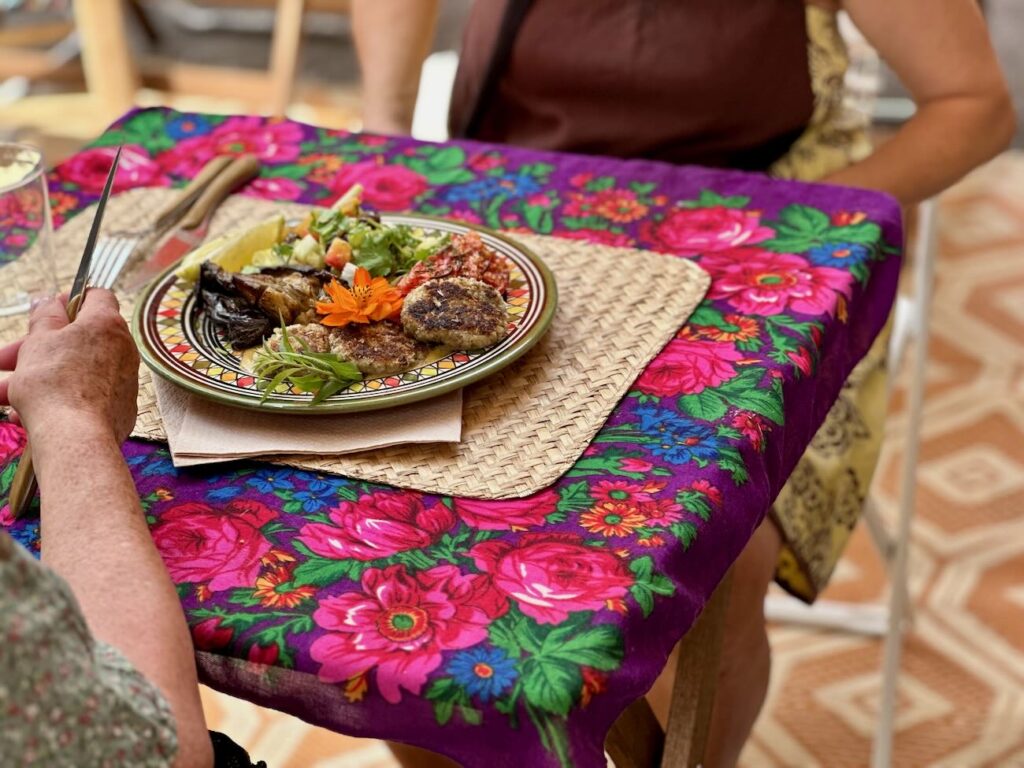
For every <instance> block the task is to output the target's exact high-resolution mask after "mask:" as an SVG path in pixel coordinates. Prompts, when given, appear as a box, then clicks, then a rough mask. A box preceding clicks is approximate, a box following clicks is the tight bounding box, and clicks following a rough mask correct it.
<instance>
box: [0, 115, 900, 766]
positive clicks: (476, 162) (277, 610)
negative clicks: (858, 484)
mask: <svg viewBox="0 0 1024 768" xmlns="http://www.w3.org/2000/svg"><path fill="white" fill-rule="evenodd" d="M117 144H124V145H125V152H124V155H123V156H122V159H121V170H120V173H119V175H118V177H117V183H116V184H115V191H121V190H125V189H130V188H135V187H142V186H168V185H180V184H182V183H184V182H185V180H187V179H188V178H189V177H191V176H192V175H193V174H194V173H195V172H196V171H197V170H198V169H199V168H200V167H202V165H203V164H204V163H205V162H206V161H207V160H209V159H210V158H211V157H213V156H214V155H216V154H220V153H241V152H253V153H256V154H257V155H259V157H260V158H261V159H262V161H263V163H264V168H263V172H262V175H261V177H260V178H259V179H258V180H256V181H255V182H253V183H252V184H251V185H249V187H248V188H247V189H246V190H245V193H244V194H248V195H253V196H257V197H265V198H272V199H279V200H298V201H303V202H310V203H324V202H329V201H331V200H332V199H333V198H334V197H336V196H337V195H338V194H340V193H341V192H342V191H344V190H345V189H347V188H348V186H349V185H351V184H352V183H353V182H356V181H359V182H361V183H362V184H363V185H364V187H365V189H366V193H365V199H366V202H367V203H368V204H369V205H370V206H373V207H376V208H377V209H379V210H416V211H420V212H423V213H429V214H434V215H439V216H446V217H454V218H458V219H462V220H465V221H470V222H479V223H482V224H485V225H487V226H489V227H493V228H496V229H503V230H506V231H509V232H512V233H514V232H538V233H543V234H553V235H557V236H559V237H570V238H576V239H582V240H588V241H591V242H600V243H610V244H613V245H624V246H632V247H640V248H648V249H654V250H659V251H665V252H669V253H674V254H677V255H679V256H683V257H687V258H693V259H696V260H698V261H699V263H700V264H701V266H702V267H704V268H705V269H706V270H708V271H709V272H710V273H711V275H712V278H713V283H712V286H711V289H710V293H709V295H708V298H707V300H706V301H705V302H704V303H703V304H702V305H701V306H700V308H699V309H698V310H697V312H696V313H695V314H694V315H693V317H692V318H691V320H690V322H689V324H688V325H687V326H686V327H685V328H683V329H681V330H680V331H679V333H678V335H677V336H676V338H675V339H674V340H673V341H671V342H670V343H669V344H668V346H667V347H666V348H665V349H664V351H663V352H662V353H661V354H660V355H659V356H658V357H657V358H656V359H655V360H654V361H653V362H652V363H651V364H650V366H649V367H648V368H647V370H646V371H645V372H644V373H643V375H642V376H641V377H640V378H639V379H638V380H637V382H636V384H635V386H634V387H633V389H632V391H631V392H630V393H629V395H628V396H627V397H626V398H624V399H623V401H622V402H621V403H620V404H619V405H618V406H617V408H616V409H615V411H614V413H613V414H612V416H611V417H610V419H609V420H608V422H607V424H606V425H605V427H604V428H603V429H602V430H601V432H600V433H599V434H598V436H597V438H596V439H595V441H594V443H593V444H592V445H591V447H590V448H589V449H588V450H587V451H586V453H585V454H584V456H583V457H582V458H581V459H580V460H579V461H578V462H577V463H576V465H575V466H574V467H573V469H572V470H571V471H570V472H569V473H568V474H566V475H565V476H564V477H563V478H562V479H561V480H559V482H558V483H557V484H555V485H554V486H552V487H551V488H549V489H547V490H545V491H543V492H541V493H539V494H537V495H535V496H533V497H531V498H528V499H523V500H519V501H473V500H465V499H452V498H447V497H434V496H426V495H422V494H419V493H414V492H409V491H402V490H399V489H395V488H390V487H382V486H376V485H371V484H368V483H363V482H356V481H350V480H346V479H343V478H339V477H330V476H322V475H317V474H313V473H309V472H303V471H296V470H290V469H284V468H280V467H274V466H270V465H265V464H256V463H246V464H236V465H231V466H230V467H226V468H225V467H220V468H217V469H214V470H210V469H206V470H201V471H177V470H175V469H174V467H173V466H172V465H171V461H170V458H169V456H168V453H167V449H166V447H165V446H162V445H154V444H149V443H145V442H129V443H128V444H127V445H126V446H125V457H126V458H127V460H128V463H129V464H130V465H131V468H132V472H133V474H134V476H135V479H136V482H137V484H138V489H139V493H140V495H141V498H142V502H143V506H144V508H145V512H146V516H147V520H148V522H149V524H150V526H151V528H152V532H153V537H154V539H155V541H156V543H157V546H158V547H159V549H160V552H161V553H162V554H163V557H164V559H165V561H166V563H167V566H168V568H169V570H170V573H171V576H172V577H173V578H174V580H175V582H176V583H177V585H178V592H179V595H180V596H181V600H182V604H183V606H184V608H185V612H186V615H187V618H188V622H189V624H190V626H191V629H192V636H193V639H194V641H195V644H196V647H197V649H198V650H199V652H200V653H199V656H198V658H199V664H200V669H201V673H202V675H203V677H204V678H205V679H206V680H207V681H208V682H210V683H211V684H212V685H214V686H216V687H218V688H221V689H223V690H226V691H227V692H229V693H232V694H235V695H238V696H241V697H243V698H247V699H250V700H253V701H256V702H258V703H260V704H264V705H268V706H272V707H276V708H279V709H282V710H285V711H287V712H290V713H292V714H295V715H298V716H299V717H302V718H304V719H306V720H308V721H310V722H313V723H317V724H320V725H324V726H326V727H329V728H333V729H336V730H339V731H344V732H346V733H350V734H354V735H358V736H374V737H381V738H393V739H399V740H402V741H407V742H411V743H414V744H418V745H420V746H424V747H428V748H431V749H435V750H437V751H439V752H443V753H445V754H448V755H450V756H452V757H453V758H455V759H457V760H460V761H461V762H463V763H465V764H466V765H488V766H524V765H529V766H545V765H552V766H555V765H563V766H564V765H577V766H603V765H604V758H603V755H602V743H603V738H604V734H605V732H606V730H607V728H608V727H609V726H610V724H611V723H612V722H613V721H614V720H615V719H616V717H617V716H618V715H619V713H620V712H621V711H622V710H623V709H624V708H625V707H626V706H627V705H628V704H629V703H630V702H632V701H633V700H635V699H636V698H637V697H639V696H641V695H642V694H643V693H644V692H645V691H646V690H647V688H648V687H649V686H650V685H651V683H652V682H653V680H654V679H655V677H656V676H657V674H658V672H659V671H660V669H661V667H662V666H663V664H664V661H665V659H666V657H667V654H668V652H669V651H670V649H671V648H672V646H673V645H674V644H675V643H676V641H678V640H679V638H680V637H681V636H682V635H683V634H684V633H685V632H686V630H687V629H688V628H689V627H690V626H691V624H692V623H693V621H694V619H695V617H696V616H697V614H698V613H699V612H700V610H701V608H702V607H703V605H704V603H705V602H706V600H707V599H708V597H709V595H710V594H711V593H712V591H713V590H714V587H715V586H716V584H717V583H718V581H719V580H720V579H721V578H722V576H723V575H724V574H725V572H726V570H727V569H728V567H729V565H730V564H731V563H732V562H733V561H734V560H735V559H736V557H737V555H738V554H739V552H740V550H741V549H742V548H743V546H744V545H745V544H746V542H747V540H748V539H749V537H750V535H751V533H752V532H753V530H754V529H755V527H756V526H757V525H758V524H759V523H760V521H761V520H762V518H763V517H764V515H765V513H766V511H767V509H768V507H769V504H770V502H771V501H772V499H773V498H774V496H775V494H776V493H777V492H778V490H779V488H780V487H781V486H782V484H783V482H784V481H785V479H786V477H787V476H788V475H789V472H790V471H791V469H792V468H793V466H794V464H795V463H796V461H797V459H798V457H799V456H800V455H801V453H802V452H803V450H804V448H805V447H806V446H807V444H808V442H809V441H810V438H811V436H812V435H813V434H814V432H815V431H816V429H817V427H818V426H819V424H820V423H821V421H822V419H823V418H824V415H825V413H826V412H827V410H828V408H829V407H830V405H831V403H832V402H833V400H834V398H835V396H836V394H837V392H838V391H839V388H840V386H841V385H842V383H843V381H844V380H845V378H846V377H847V375H848V374H849V373H850V371H851V370H852V368H853V366H854V364H855V363H856V362H857V361H858V360H859V359H860V357H861V356H863V354H864V353H865V352H866V351H867V349H868V347H869V346H870V344H871V342H872V340H873V339H874V337H875V336H876V334H877V333H878V332H879V330H880V329H881V328H882V326H883V325H884V323H885V320H886V317H887V315H888V313H889V309H890V307H891V304H892V301H893V298H894V295H895V288H896V281H897V275H898V270H899V253H900V246H901V233H900V224H899V220H900V214H899V208H898V207H897V205H896V203H895V202H894V201H892V200H891V199H889V198H887V197H885V196H883V195H878V194H874V193H869V192H864V191H856V190H849V189H840V188H836V187H827V186H816V185H807V184H799V183H793V182H782V181H773V180H769V179H767V178H765V177H762V176H758V175H750V174H743V173H735V172H722V171H712V170H707V169H702V168H696V167H673V166H670V165H665V164H661V163H653V162H641V161H630V162H623V161H616V160H606V159H601V158H592V157H583V156H574V155H561V154H553V153H540V152H533V151H526V150H520V149H512V148H507V147H499V146H492V145H486V144H477V143H472V142H465V143H462V142H458V143H449V144H429V143H420V142H416V141H413V140H411V139H398V138H389V137H383V136H372V135H359V134H348V133H344V132H340V131H332V130H326V129H322V128H315V127H311V126H307V125H302V124H300V123H296V122H291V121H286V120H269V119H264V118H257V117H228V118H225V117H215V116H210V115H200V114H183V113H179V112H174V111H169V110H160V109H153V110H141V111H136V112H133V113H130V114H128V115H126V116H125V117H124V118H122V119H121V120H120V121H119V122H118V123H116V124H115V125H114V126H112V127H111V128H110V129H109V130H108V131H107V132H106V133H104V134H103V136H101V137H100V138H99V139H98V140H97V141H95V142H94V143H93V144H91V145H90V146H89V148H87V149H85V150H84V151H82V152H81V153H79V154H77V155H75V156H74V157H72V158H71V159H69V160H68V161H66V162H64V163H62V164H60V165H59V166H58V167H57V168H56V169H55V170H54V171H53V173H52V174H51V176H50V192H51V195H52V205H53V211H54V216H55V219H56V222H57V223H58V224H60V223H62V222H64V221H66V220H67V219H68V218H70V217H72V216H74V215H75V214H76V213H78V212H79V211H81V210H82V209H83V208H85V207H86V206H88V205H89V204H90V203H92V202H94V201H95V200H96V199H97V197H98V196H99V193H100V191H101V188H102V185H103V180H104V176H105V174H106V172H107V168H108V166H109V162H110V157H111V154H112V151H113V150H112V147H113V146H114V145H117ZM24 215H26V214H24V213H23V212H22V213H19V212H17V211H0V259H2V258H3V255H2V253H3V250H4V247H5V245H6V246H7V247H8V248H12V247H13V246H19V245H20V244H21V243H22V242H23V241H24V238H25V236H26V233H25V232H24V231H23V230H22V229H21V228H20V227H19V224H24V223H25V222H23V221H21V220H20V219H19V217H20V216H24ZM624 268H626V269H628V265H624ZM594 279H595V280H599V279H601V276H600V275H595V276H594ZM22 443H23V435H22V433H21V431H20V430H19V429H18V428H16V427H14V426H12V425H10V424H0V466H3V467H4V469H3V471H2V473H0V501H3V500H4V498H5V497H6V495H7V493H8V489H9V486H10V481H11V477H12V475H13V470H14V467H15V465H16V458H17V455H18V453H19V451H20V448H21V445H22ZM0 523H2V524H3V525H4V526H5V527H6V528H7V530H9V532H10V533H11V534H12V535H14V537H15V538H17V539H18V540H19V541H21V542H22V543H23V544H24V545H26V546H27V547H29V548H30V549H33V550H38V546H39V540H38V536H39V529H38V523H37V521H33V520H26V521H19V522H12V520H11V518H10V514H9V511H8V509H7V507H6V506H4V507H2V508H0ZM98 544H99V543H98Z"/></svg>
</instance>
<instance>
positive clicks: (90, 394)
mask: <svg viewBox="0 0 1024 768" xmlns="http://www.w3.org/2000/svg"><path fill="white" fill-rule="evenodd" d="M138 368H139V355H138V352H137V351H136V349H135V343H134V341H132V337H131V334H130V333H129V332H128V326H127V325H126V324H125V322H124V320H123V319H122V318H121V315H120V314H119V313H118V305H117V299H116V298H114V294H112V293H111V292H110V291H104V290H99V289H95V288H92V289H89V291H88V292H87V294H86V296H85V301H84V302H83V303H82V307H81V309H80V310H79V313H78V317H77V319H76V320H75V322H73V323H69V322H68V318H67V310H66V309H65V300H64V299H63V298H54V299H47V300H44V301H42V302H40V303H39V304H38V305H37V306H35V307H33V309H32V312H31V313H30V315H29V331H28V335H27V336H26V337H25V338H24V339H22V340H21V341H19V342H16V343H14V344H11V345H9V346H7V347H4V348H3V349H0V371H14V373H13V374H12V375H11V376H10V377H9V378H8V379H7V380H6V381H2V382H0V405H12V406H13V407H14V409H15V410H16V411H17V416H18V419H19V420H20V421H21V423H22V424H23V425H24V426H25V428H26V429H27V430H28V431H29V433H30V434H31V435H32V436H33V439H38V438H40V437H45V436H46V435H47V434H48V433H66V430H67V429H68V428H72V429H99V430H100V431H102V432H106V433H108V434H110V435H111V436H112V437H113V438H114V439H116V440H117V441H118V442H121V441H123V440H124V439H125V438H127V437H128V435H129V434H130V433H131V430H132V428H133V427H134V426H135V415H136V411H135V400H136V396H137V394H138V388H139V380H138Z"/></svg>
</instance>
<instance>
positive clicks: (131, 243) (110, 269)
mask: <svg viewBox="0 0 1024 768" xmlns="http://www.w3.org/2000/svg"><path fill="white" fill-rule="evenodd" d="M138 244H139V240H138V238H133V237H102V238H100V241H99V243H97V244H96V253H95V254H94V255H93V264H92V272H91V274H90V277H89V284H90V285H92V286H93V287H94V288H113V286H114V283H115V282H117V278H118V277H119V276H120V274H121V270H122V269H124V265H125V264H127V263H128V258H129V257H130V256H131V255H132V251H134V250H135V246H136V245H138Z"/></svg>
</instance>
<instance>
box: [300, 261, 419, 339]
mask: <svg viewBox="0 0 1024 768" xmlns="http://www.w3.org/2000/svg"><path fill="white" fill-rule="evenodd" d="M325 290H326V291H327V295H328V296H330V301H318V302H317V303H316V311H317V312H318V313H319V314H321V315H324V317H322V318H321V319H320V322H321V323H323V324H324V325H330V326H334V327H336V328H340V327H342V326H345V325H348V324H349V323H369V322H377V321H379V320H386V319H387V318H389V317H394V316H395V315H397V314H398V312H399V311H400V310H401V309H402V294H401V293H399V292H398V289H397V288H395V287H393V286H392V285H391V283H389V282H388V281H387V280H386V279H385V278H383V277H373V278H371V277H370V273H369V272H368V271H366V270H365V269H364V268H363V267H358V268H357V269H356V276H355V278H354V279H353V281H352V288H351V289H349V288H346V287H345V286H344V285H342V284H341V283H339V282H338V281H337V280H331V282H330V283H329V284H328V285H327V287H326V289H325Z"/></svg>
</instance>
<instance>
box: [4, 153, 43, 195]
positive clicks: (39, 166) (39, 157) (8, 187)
mask: <svg viewBox="0 0 1024 768" xmlns="http://www.w3.org/2000/svg"><path fill="white" fill-rule="evenodd" d="M2 147H17V148H19V149H24V150H27V151H29V152H33V153H35V155H36V162H35V165H34V166H33V168H32V170H31V171H29V173H28V174H27V175H26V176H25V177H24V178H22V179H20V180H19V181H15V182H13V183H11V184H0V195H3V194H6V193H7V192H13V191H14V190H16V189H21V188H22V187H24V186H26V185H28V184H31V183H32V182H34V181H35V180H36V179H38V178H39V177H40V176H41V175H42V174H43V173H44V172H45V171H46V168H45V166H44V165H43V150H41V149H40V148H39V147H34V146H32V145H31V144H25V143H24V142H20V141H0V148H2Z"/></svg>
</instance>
